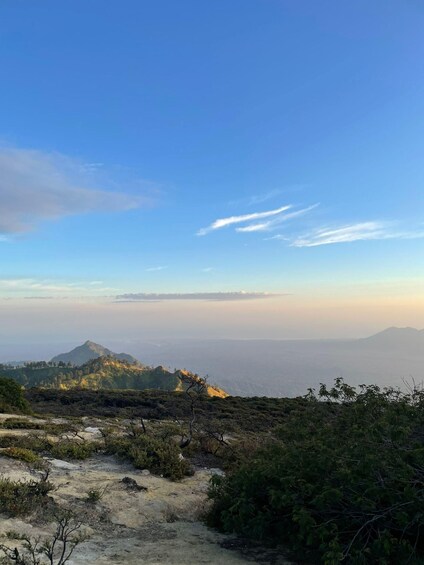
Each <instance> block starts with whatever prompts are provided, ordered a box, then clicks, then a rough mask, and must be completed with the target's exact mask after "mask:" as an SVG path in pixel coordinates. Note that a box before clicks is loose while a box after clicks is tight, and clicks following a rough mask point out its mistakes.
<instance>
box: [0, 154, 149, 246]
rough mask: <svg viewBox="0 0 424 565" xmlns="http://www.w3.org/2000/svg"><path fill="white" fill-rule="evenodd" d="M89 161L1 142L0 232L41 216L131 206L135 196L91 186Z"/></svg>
mask: <svg viewBox="0 0 424 565" xmlns="http://www.w3.org/2000/svg"><path fill="white" fill-rule="evenodd" d="M93 184H95V183H94V177H93V166H92V164H91V165H88V166H87V165H85V164H84V163H81V162H79V161H77V160H74V159H70V158H68V157H65V156H63V155H60V154H56V153H43V152H41V151H33V150H27V149H15V148H5V147H3V148H0V234H1V237H2V238H4V236H6V235H7V234H17V233H21V232H25V231H28V230H31V229H33V228H34V227H35V226H36V225H37V224H38V223H39V222H41V221H44V220H52V219H58V218H61V217H64V216H70V215H74V214H84V213H88V212H115V211H118V210H128V209H131V208H136V207H138V206H140V205H141V204H142V203H143V199H142V198H139V197H134V196H129V195H127V194H123V193H119V192H116V191H114V192H112V191H107V190H101V189H99V188H97V187H96V186H93Z"/></svg>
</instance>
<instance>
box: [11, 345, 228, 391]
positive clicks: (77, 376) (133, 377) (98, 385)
mask: <svg viewBox="0 0 424 565" xmlns="http://www.w3.org/2000/svg"><path fill="white" fill-rule="evenodd" d="M59 363H60V365H59ZM0 376H4V377H9V378H13V379H14V380H16V381H17V382H19V383H20V384H22V385H23V386H25V387H27V388H30V387H40V388H55V389H62V390H68V389H71V388H84V389H91V390H103V389H109V390H110V389H115V390H116V389H131V390H167V391H172V392H178V391H184V390H186V389H187V388H188V387H189V386H190V385H194V386H195V388H194V390H197V391H198V392H200V393H201V394H204V395H207V396H218V397H220V398H225V397H226V396H228V394H227V393H226V392H225V391H224V390H222V389H220V388H218V387H215V386H211V385H209V384H207V383H206V382H205V381H204V380H203V379H201V378H200V377H199V376H198V375H195V374H193V373H190V372H188V371H178V370H177V371H174V372H171V371H168V370H167V369H165V368H164V367H161V366H158V367H147V366H144V365H141V364H135V363H130V362H128V361H126V360H120V359H118V358H116V357H114V356H111V355H109V356H101V357H97V358H95V359H91V360H89V361H87V362H86V363H84V364H82V365H80V366H78V367H75V366H70V365H65V364H64V362H63V361H61V360H59V361H57V362H56V361H55V362H53V361H51V362H50V363H46V362H43V361H41V362H36V363H27V364H26V365H25V366H23V367H10V366H5V365H4V366H0Z"/></svg>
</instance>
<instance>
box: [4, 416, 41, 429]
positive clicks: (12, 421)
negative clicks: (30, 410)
mask: <svg viewBox="0 0 424 565" xmlns="http://www.w3.org/2000/svg"><path fill="white" fill-rule="evenodd" d="M1 427H2V428H4V429H6V430H42V429H43V424H41V423H40V422H33V421H31V420H27V419H25V418H7V419H6V420H4V421H3V422H2V424H1Z"/></svg>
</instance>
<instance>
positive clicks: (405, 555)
mask: <svg viewBox="0 0 424 565" xmlns="http://www.w3.org/2000/svg"><path fill="white" fill-rule="evenodd" d="M423 483H424V393H423V392H419V391H413V392H412V393H411V394H405V395H404V394H401V393H400V392H398V391H395V390H391V389H385V390H384V391H381V390H380V389H378V387H374V386H369V387H365V386H364V387H361V389H360V391H359V393H357V392H356V391H355V390H354V389H353V388H351V387H349V386H348V385H346V384H345V383H343V381H341V380H338V381H336V385H335V387H334V388H333V389H331V390H327V389H326V388H325V387H324V386H322V387H321V390H320V393H319V395H318V397H317V396H315V395H314V394H312V393H311V394H310V395H309V397H308V401H307V403H306V404H305V405H303V406H300V407H299V409H298V410H295V411H293V412H292V413H291V414H290V415H289V417H288V418H287V420H286V423H285V424H284V425H283V426H281V427H280V429H279V430H278V432H277V433H276V436H275V438H274V439H273V440H272V441H269V442H268V444H267V445H265V446H264V447H262V448H260V449H258V450H257V451H256V452H252V453H251V457H250V460H249V461H248V462H246V461H245V460H244V461H243V462H242V463H241V464H240V465H239V466H238V467H236V468H234V469H233V470H232V471H231V472H230V473H229V474H228V475H227V477H216V478H215V479H214V480H213V484H212V487H211V490H210V497H211V498H212V500H213V506H212V510H211V512H210V514H209V518H208V520H209V523H210V524H211V525H214V526H218V527H219V528H220V529H222V530H224V531H227V532H237V533H239V534H241V535H243V536H246V537H248V538H251V539H255V540H262V541H267V542H271V543H273V544H285V545H288V546H289V547H291V549H292V550H293V551H294V552H295V555H296V556H297V557H300V558H305V559H308V560H310V561H312V562H314V563H325V564H328V565H330V564H336V563H340V562H344V563H355V564H366V563H379V564H392V563H407V562H408V563H422V562H424V536H423V535H422V533H421V532H420V529H422V526H423V524H424V487H423Z"/></svg>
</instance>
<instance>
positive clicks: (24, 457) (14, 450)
mask: <svg viewBox="0 0 424 565" xmlns="http://www.w3.org/2000/svg"><path fill="white" fill-rule="evenodd" d="M0 455H3V456H5V457H10V458H11V459H19V461H24V462H25V463H29V464H30V465H33V466H35V467H37V468H40V467H42V466H43V459H41V457H40V456H39V455H37V454H36V453H34V451H31V449H26V448H24V447H7V448H6V449H3V450H2V451H1V452H0Z"/></svg>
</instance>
